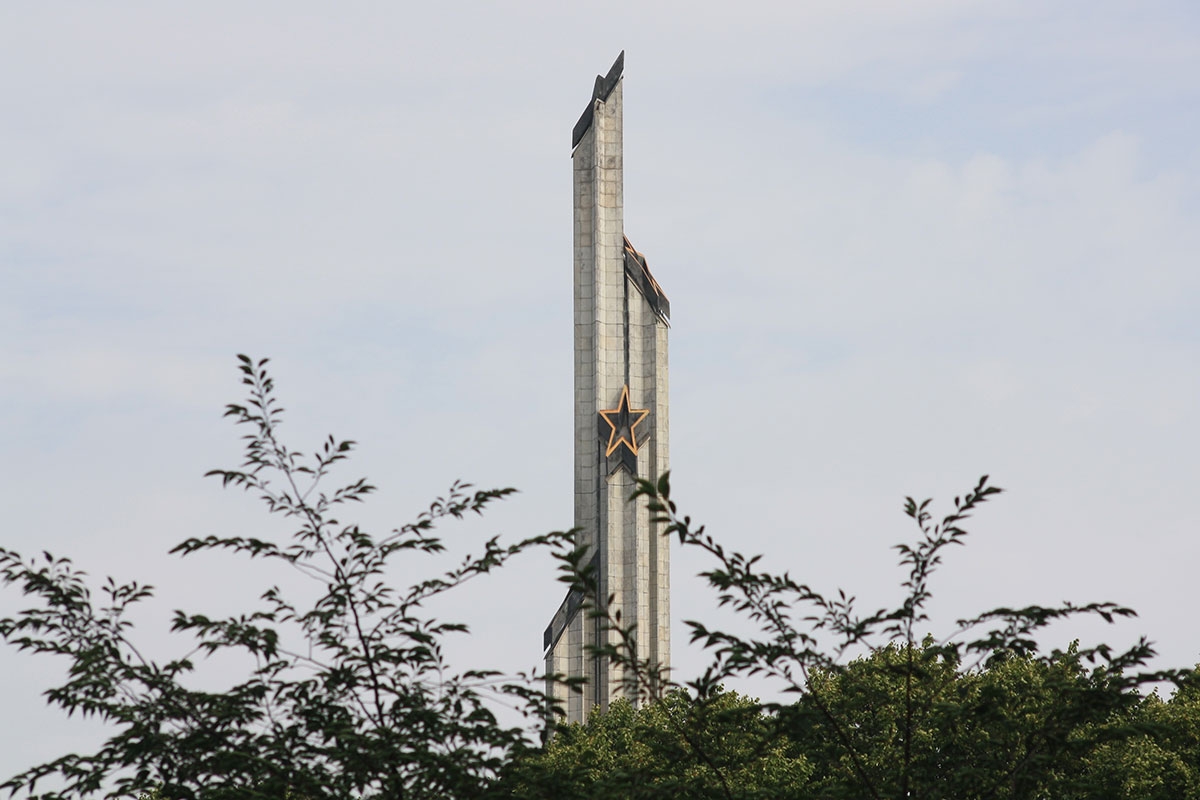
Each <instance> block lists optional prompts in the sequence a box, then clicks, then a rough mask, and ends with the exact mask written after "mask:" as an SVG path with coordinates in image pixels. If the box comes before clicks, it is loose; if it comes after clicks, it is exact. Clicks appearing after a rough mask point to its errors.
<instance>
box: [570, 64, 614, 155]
mask: <svg viewBox="0 0 1200 800" xmlns="http://www.w3.org/2000/svg"><path fill="white" fill-rule="evenodd" d="M624 71H625V51H624V50H622V51H621V55H619V56H617V60H616V61H614V62H613V65H612V67H611V68H610V69H609V70H608V74H607V75H597V76H596V87H595V88H594V89H592V99H591V102H589V103H588V106H587V108H585V109H584V110H583V114H582V116H580V117H579V121H578V122H576V123H575V128H574V130H572V131H571V149H572V150H574V149H575V145H577V144H579V140H580V139H582V138H583V135H584V134H585V133H587V132H588V128H590V127H592V115H593V114H594V113H595V111H596V101H597V100H600V101H604V100H607V99H608V96H609V95H610V94H612V90H613V89H615V88H617V81H619V80H621V73H623V72H624Z"/></svg>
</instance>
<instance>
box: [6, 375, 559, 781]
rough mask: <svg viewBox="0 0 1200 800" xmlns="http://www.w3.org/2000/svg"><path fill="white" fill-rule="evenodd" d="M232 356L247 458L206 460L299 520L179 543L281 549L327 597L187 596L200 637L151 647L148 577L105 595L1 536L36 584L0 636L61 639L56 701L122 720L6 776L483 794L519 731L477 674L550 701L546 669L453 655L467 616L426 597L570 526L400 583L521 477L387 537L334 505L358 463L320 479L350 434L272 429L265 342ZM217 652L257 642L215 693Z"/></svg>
mask: <svg viewBox="0 0 1200 800" xmlns="http://www.w3.org/2000/svg"><path fill="white" fill-rule="evenodd" d="M238 358H239V369H240V371H241V374H242V383H243V384H245V386H246V387H247V390H248V399H247V401H246V402H245V404H240V405H230V406H228V407H227V409H226V412H225V413H226V415H227V416H229V417H231V418H232V419H233V420H234V421H235V422H236V423H237V424H238V425H239V426H242V427H243V428H244V429H246V431H247V433H246V435H245V436H244V439H245V455H246V457H245V462H244V463H243V464H242V466H241V467H239V468H237V469H228V470H215V471H213V472H211V473H209V474H210V475H214V476H216V477H219V478H220V479H221V481H222V483H223V484H224V485H226V486H236V487H240V488H243V489H245V490H247V491H252V492H255V493H257V494H258V495H259V496H260V497H261V498H262V500H263V502H264V503H265V504H266V505H267V507H268V508H269V509H270V511H271V512H272V513H278V514H281V515H283V516H284V517H286V518H288V519H290V520H293V521H294V522H295V525H296V528H295V532H294V533H293V534H292V536H291V538H290V540H288V541H286V542H284V543H275V542H272V541H268V540H265V539H259V538H254V537H224V538H222V537H215V536H211V537H207V538H204V539H188V540H187V541H184V542H182V543H180V544H179V545H177V546H176V547H175V548H174V550H173V551H172V552H176V553H179V554H181V555H182V556H185V557H186V556H189V555H191V554H194V553H198V552H203V551H209V550H226V551H231V552H233V553H235V554H238V555H240V556H243V557H246V558H251V559H254V558H257V559H264V560H267V561H277V562H282V563H284V564H287V565H288V566H290V567H292V568H294V569H295V570H297V571H298V572H299V573H301V574H302V575H304V576H306V577H307V578H309V579H311V580H312V581H314V582H315V585H316V587H317V593H316V594H317V596H316V599H315V600H306V601H301V600H295V599H292V598H291V597H289V596H288V594H287V593H286V592H284V591H283V590H281V589H280V588H279V587H275V588H272V589H270V590H269V591H267V592H266V593H265V594H264V595H263V596H262V598H261V600H262V603H261V605H260V607H258V608H256V609H253V610H250V611H248V612H246V613H244V614H240V615H237V616H234V617H230V618H227V619H210V618H208V617H206V616H204V615H202V614H195V613H186V612H183V611H177V612H176V613H175V617H174V622H173V626H172V629H173V630H174V631H175V632H177V633H179V634H185V635H187V636H189V637H191V638H192V642H191V645H190V646H189V651H190V652H188V653H187V654H186V655H184V656H181V657H179V658H177V659H175V660H172V661H168V662H165V663H160V662H156V661H153V660H150V659H148V658H144V657H143V656H142V654H141V652H140V651H139V649H138V648H137V646H136V644H135V642H134V640H133V638H132V633H133V632H132V631H131V626H130V623H129V621H128V620H127V613H128V611H129V609H130V607H131V606H133V605H134V604H136V603H139V602H142V601H145V600H147V599H149V598H150V597H151V595H152V590H151V587H149V586H147V585H145V584H140V583H128V584H118V583H116V582H114V581H113V580H111V579H109V581H108V582H107V583H105V584H104V585H103V586H102V587H101V588H100V590H99V591H98V592H95V593H94V592H93V590H92V589H91V588H90V587H89V586H88V584H87V582H86V581H85V578H84V574H83V573H82V572H81V571H79V570H78V569H76V568H75V567H74V565H73V564H72V563H71V562H70V561H69V560H68V559H65V558H55V557H53V556H51V555H49V554H44V555H43V556H41V557H35V558H31V559H26V558H23V557H22V556H20V555H19V554H18V553H15V552H13V551H10V550H4V549H0V578H2V579H3V581H4V582H5V583H7V584H16V585H18V586H20V587H21V588H22V590H23V591H24V592H25V593H26V594H28V595H33V596H34V597H36V598H38V599H39V600H40V606H39V607H37V608H34V609H31V610H28V611H25V612H22V613H21V614H19V615H17V616H16V617H13V618H7V619H3V620H0V635H2V636H3V637H4V639H5V640H6V641H8V642H9V643H11V644H14V645H16V646H17V647H19V648H20V649H22V650H30V651H32V652H35V653H46V654H54V655H59V656H64V657H66V658H67V659H68V660H69V663H70V672H69V677H68V679H67V681H66V683H64V684H63V685H61V686H58V687H56V688H54V689H52V690H50V691H49V692H48V697H49V701H50V702H51V703H53V704H55V705H57V706H59V707H61V708H62V709H64V710H65V711H67V712H68V713H76V712H78V713H81V714H83V715H95V716H98V717H100V718H101V719H103V720H105V721H107V722H108V723H110V724H111V725H112V726H113V727H114V728H115V729H116V732H115V733H114V734H113V735H112V736H111V737H110V738H109V739H108V740H107V742H106V743H105V744H104V745H103V746H102V747H101V748H100V749H99V750H97V751H96V752H94V753H89V754H83V755H79V754H70V755H66V756H63V757H62V758H59V759H56V760H54V761H52V762H50V763H47V764H43V765H40V766H36V767H33V768H32V769H30V770H28V771H26V772H24V773H22V774H20V775H17V776H15V777H13V778H11V779H10V780H8V781H7V782H5V783H4V784H3V787H4V788H7V789H9V790H10V791H12V792H16V791H19V790H21V791H28V792H30V793H33V792H35V791H36V790H37V789H38V788H39V786H40V785H44V784H45V782H46V781H47V779H52V778H54V779H55V780H57V782H58V783H59V785H58V786H55V787H53V788H52V789H50V790H48V791H46V792H45V794H43V795H42V796H43V797H46V798H65V797H79V796H87V795H92V794H96V793H100V792H108V793H109V794H110V796H115V795H136V794H137V793H139V792H147V791H150V790H155V791H157V792H158V796H161V797H165V798H198V797H203V798H204V800H218V799H219V798H226V797H229V798H232V797H237V798H251V797H262V798H274V799H275V800H278V798H283V797H287V796H291V797H304V798H307V800H321V799H322V798H347V797H354V798H373V797H379V798H389V800H390V799H391V798H426V797H428V798H433V797H437V798H444V797H458V798H469V797H474V796H478V795H480V794H482V792H483V791H484V790H485V788H486V787H487V786H488V784H489V781H490V780H491V779H492V778H493V777H494V775H495V774H496V773H497V772H498V770H499V769H500V767H501V766H502V765H503V764H504V763H505V760H506V756H507V754H508V752H509V751H510V750H511V749H512V748H514V747H516V746H517V745H520V744H522V743H523V742H524V738H525V732H524V731H523V730H521V729H519V728H512V727H506V726H503V725H501V724H500V723H498V722H497V719H496V717H495V716H494V715H493V713H492V711H491V710H490V707H489V705H488V704H487V703H486V702H485V699H484V695H483V689H484V686H485V684H493V683H496V682H498V681H499V687H498V688H499V691H501V692H505V693H508V694H509V695H511V696H512V697H515V698H516V699H517V700H519V701H520V702H522V703H524V704H526V707H527V708H528V709H529V711H530V713H537V714H540V713H543V711H544V708H545V705H544V704H545V698H544V696H543V693H542V691H541V682H540V681H533V680H531V679H520V678H518V679H515V680H506V681H500V680H499V676H497V675H496V674H495V673H492V672H465V673H462V674H455V673H453V672H452V671H451V670H450V669H449V667H448V665H447V664H446V662H445V659H444V656H443V654H442V649H441V643H442V641H443V639H444V638H445V637H446V636H448V635H451V634H454V633H460V632H463V631H465V630H466V629H465V627H464V626H463V625H461V624H458V623H453V622H443V621H439V620H436V619H434V618H432V617H430V616H428V615H427V614H426V613H425V612H424V611H423V605H424V604H425V603H426V602H427V601H428V600H429V599H430V598H432V597H434V596H436V595H440V594H442V593H444V592H448V591H451V590H453V589H454V588H455V587H458V586H460V585H462V584H463V583H464V582H466V581H468V580H471V579H472V578H474V577H476V576H478V575H482V574H484V573H487V572H490V571H492V570H494V569H497V568H499V567H501V566H502V565H504V564H505V563H506V562H507V561H508V560H509V559H510V558H513V557H514V556H516V555H518V554H520V553H522V552H525V551H527V550H529V549H531V548H535V547H543V546H555V545H558V544H561V543H563V542H565V540H566V534H548V535H545V536H533V537H530V538H526V539H523V540H521V541H518V542H515V543H512V544H502V543H501V542H500V541H499V540H498V539H497V538H492V539H489V540H488V541H487V542H486V543H485V544H484V546H483V551H482V552H481V553H480V554H479V555H476V556H473V557H469V558H467V559H466V560H464V561H463V562H462V563H461V564H460V565H459V566H458V567H457V568H455V569H452V570H450V571H449V572H446V573H445V574H441V575H436V576H434V577H431V578H428V579H427V580H423V581H421V582H419V583H417V584H415V585H413V586H409V587H408V588H401V589H396V588H393V587H391V586H389V585H388V584H387V583H386V570H387V566H388V564H389V562H390V561H391V560H393V559H395V558H401V557H403V558H419V557H421V556H424V555H430V554H435V553H438V552H441V551H442V550H443V549H444V544H443V541H442V540H441V539H440V538H439V537H438V536H437V535H436V534H435V533H434V526H435V525H436V523H437V522H438V521H439V520H442V519H445V518H446V517H455V518H458V517H462V516H464V515H466V514H469V513H481V512H482V511H483V510H484V509H485V508H486V507H487V506H489V505H490V504H491V503H493V502H495V501H496V500H499V499H501V498H503V497H505V496H507V495H508V494H510V493H511V492H512V491H513V490H512V489H494V490H482V491H479V490H473V489H472V488H471V487H470V486H469V485H468V484H462V483H458V484H455V485H454V486H452V487H451V489H450V492H449V494H447V495H446V496H445V497H443V498H439V499H438V500H436V501H435V502H434V503H433V504H432V505H431V506H430V507H429V510H428V511H426V512H424V513H423V514H421V515H420V516H419V517H418V518H417V520H416V521H415V522H412V523H409V524H406V525H403V526H401V527H399V528H396V529H395V530H393V531H391V532H390V533H386V534H383V535H380V536H376V535H372V534H370V533H368V532H367V531H364V530H361V529H360V528H359V527H358V526H357V525H355V524H353V523H343V522H340V521H339V520H338V519H337V518H336V517H335V516H334V515H335V514H338V513H340V512H341V511H342V510H345V507H346V506H348V505H350V504H351V503H355V502H359V501H361V500H362V499H363V498H364V497H365V496H366V495H368V494H369V493H371V492H372V491H374V487H373V486H371V485H370V484H368V483H367V482H366V481H365V480H361V479H360V480H357V481H354V482H351V483H349V484H346V485H343V486H341V487H339V488H337V489H335V490H333V491H329V490H327V489H325V488H324V486H323V484H324V482H325V479H326V478H327V477H328V475H329V473H330V470H331V469H332V468H333V467H334V466H335V465H337V464H338V462H340V461H342V460H344V459H345V458H346V457H347V456H348V455H349V453H350V452H351V451H352V449H353V446H354V443H353V442H352V441H337V440H335V439H334V438H333V437H329V439H328V440H326V441H325V442H324V444H323V445H322V447H321V448H320V449H319V450H318V451H317V452H316V453H315V454H314V455H313V456H312V457H311V458H305V457H304V456H302V455H301V454H300V453H298V452H296V451H293V450H291V449H289V447H288V446H287V445H285V444H284V443H283V441H282V440H281V439H280V438H279V434H278V429H279V425H280V422H281V420H282V413H283V409H282V408H280V407H279V405H278V403H277V400H276V398H275V394H274V383H273V381H272V379H271V378H270V376H269V375H268V373H267V370H266V364H267V361H266V359H263V360H260V361H257V362H256V361H254V360H252V359H250V358H248V357H246V356H239V357H238ZM223 651H232V652H240V653H243V654H246V655H247V656H249V658H250V659H251V661H252V663H253V665H254V666H253V668H252V669H251V670H250V673H249V675H247V676H246V677H245V679H244V680H241V681H240V682H237V683H235V684H233V685H231V686H229V687H227V688H226V689H225V690H223V691H201V690H197V689H194V688H190V687H189V685H188V681H189V677H191V676H192V674H193V672H194V670H195V666H196V663H197V662H198V660H199V659H203V658H204V657H206V656H209V655H211V654H214V653H218V652H223ZM535 687H536V688H535Z"/></svg>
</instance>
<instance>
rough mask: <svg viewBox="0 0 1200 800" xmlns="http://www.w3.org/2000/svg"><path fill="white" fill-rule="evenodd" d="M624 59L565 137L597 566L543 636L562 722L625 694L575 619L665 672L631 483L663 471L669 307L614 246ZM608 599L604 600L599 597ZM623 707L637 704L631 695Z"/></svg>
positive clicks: (585, 455) (667, 632)
mask: <svg viewBox="0 0 1200 800" xmlns="http://www.w3.org/2000/svg"><path fill="white" fill-rule="evenodd" d="M624 62H625V54H624V53H621V55H620V56H618V58H617V60H616V63H614V64H613V66H612V69H610V70H609V72H608V74H607V75H599V76H597V77H596V84H595V88H594V90H593V92H592V99H591V102H590V103H589V105H588V107H587V108H586V109H585V110H584V112H583V115H582V116H581V117H580V118H579V121H578V122H577V123H576V125H575V128H574V131H573V132H572V136H571V145H572V148H573V152H572V162H573V166H574V170H573V172H574V209H575V527H576V528H577V529H578V530H579V537H580V538H579V542H578V543H579V544H581V545H584V546H586V547H587V548H588V556H587V558H588V559H590V560H591V563H593V564H594V565H595V567H596V575H597V580H598V584H599V586H598V591H597V596H596V597H589V598H584V597H581V596H572V595H568V596H567V598H566V599H565V600H564V601H563V603H562V605H561V606H560V607H559V610H558V613H556V614H555V615H554V619H553V620H552V621H551V623H550V626H549V627H548V628H547V629H546V632H545V637H544V642H543V645H544V647H545V648H546V671H547V673H550V674H555V673H557V674H561V675H567V676H572V677H584V678H586V679H587V684H586V686H585V688H584V691H583V692H582V693H576V692H571V693H565V692H564V691H563V690H562V689H561V687H554V691H555V693H556V696H557V697H558V698H559V699H565V701H566V702H565V706H566V711H567V721H568V722H576V721H582V720H584V719H586V717H587V715H588V713H590V711H591V710H592V709H593V708H601V709H604V708H607V707H608V704H609V701H610V700H613V699H616V698H617V697H620V696H623V693H628V690H627V689H624V688H623V687H624V685H625V684H624V681H623V675H621V674H617V672H618V671H617V670H616V669H614V668H612V667H611V666H610V665H609V664H608V663H607V660H606V659H603V658H599V657H595V656H593V655H591V654H589V652H588V647H589V646H594V645H596V644H598V643H599V642H600V641H601V637H603V636H606V635H608V636H611V635H612V634H611V633H609V634H605V632H604V628H603V626H602V625H601V623H600V622H599V621H598V620H595V619H591V618H590V617H589V614H588V613H587V612H586V611H583V610H581V608H582V607H583V606H584V604H585V601H586V602H587V603H588V604H593V605H598V606H603V605H604V604H605V603H607V610H608V611H609V613H610V614H613V613H615V612H620V619H621V624H622V625H623V626H624V625H629V624H633V625H635V626H636V629H635V637H636V642H637V648H638V657H639V658H649V659H650V660H651V661H652V662H655V663H657V664H660V665H663V666H666V665H668V664H669V662H670V654H671V616H670V589H671V574H670V554H669V549H668V545H669V540H668V539H667V538H665V537H663V536H662V535H661V534H660V532H659V530H658V528H659V527H660V526H658V525H655V524H653V523H651V521H650V515H649V512H648V511H647V510H646V508H645V506H644V504H641V506H640V507H639V506H638V505H635V504H633V503H631V502H630V499H629V498H630V495H631V494H632V493H633V490H634V488H635V480H636V478H638V477H640V478H649V479H654V478H657V477H658V476H659V475H661V474H662V473H663V472H665V471H666V470H667V466H668V424H667V423H668V419H667V329H668V327H669V324H668V323H669V320H670V304H669V303H668V302H667V298H666V295H665V294H664V293H663V291H662V288H661V287H660V286H659V285H658V283H657V282H656V281H655V280H654V278H653V276H652V275H651V274H650V270H649V268H648V266H647V264H646V259H645V257H644V256H643V255H642V254H641V253H639V252H637V251H636V250H635V249H634V248H633V246H632V245H631V244H630V242H629V239H627V238H626V237H625V226H624V178H623V168H624V165H623V157H622V136H623V134H622V108H621V93H622V84H623V81H622V72H623V69H624ZM610 597H611V598H612V599H611V600H609V598H610ZM631 699H636V698H635V697H633V696H632V695H631Z"/></svg>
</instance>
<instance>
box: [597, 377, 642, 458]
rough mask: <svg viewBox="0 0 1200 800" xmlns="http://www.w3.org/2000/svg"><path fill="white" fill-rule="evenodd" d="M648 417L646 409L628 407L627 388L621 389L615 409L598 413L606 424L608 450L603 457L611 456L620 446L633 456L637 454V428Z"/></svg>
mask: <svg viewBox="0 0 1200 800" xmlns="http://www.w3.org/2000/svg"><path fill="white" fill-rule="evenodd" d="M648 416H650V409H648V408H630V407H629V387H628V386H624V387H622V388H621V400H620V402H618V403H617V407H616V408H610V409H609V410H607V411H601V412H600V418H601V419H602V420H604V421H605V422H606V423H608V427H609V434H608V448H607V449H606V450H605V451H604V455H605V456H606V457H607V456H611V455H612V454H613V452H614V451H615V450H616V449H617V448H618V447H620V446H621V445H622V444H623V445H625V446H626V447H628V448H629V450H630V452H631V453H633V454H634V455H635V456H636V455H637V454H638V440H637V426H638V425H639V424H641V422H642V420H644V419H645V418H646V417H648Z"/></svg>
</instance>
